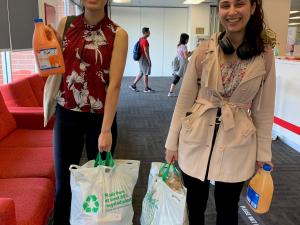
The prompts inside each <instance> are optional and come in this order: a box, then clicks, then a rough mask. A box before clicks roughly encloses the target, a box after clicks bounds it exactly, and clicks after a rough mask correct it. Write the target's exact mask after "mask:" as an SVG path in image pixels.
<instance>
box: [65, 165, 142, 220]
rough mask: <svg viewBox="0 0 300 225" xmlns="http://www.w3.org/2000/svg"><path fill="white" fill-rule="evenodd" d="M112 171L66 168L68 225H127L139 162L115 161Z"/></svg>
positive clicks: (75, 167) (131, 210)
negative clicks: (68, 182)
mask: <svg viewBox="0 0 300 225" xmlns="http://www.w3.org/2000/svg"><path fill="white" fill-rule="evenodd" d="M114 162H115V165H114V166H113V167H107V166H103V165H100V166H97V167H94V164H95V160H91V161H89V162H87V163H86V164H84V165H83V166H81V167H80V166H76V165H71V166H70V172H71V179H70V183H71V190H72V203H71V216H70V223H71V225H99V224H101V225H131V224H132V218H133V214H134V212H133V208H132V192H133V189H134V186H135V184H136V181H137V178H138V172H139V165H140V162H139V161H136V160H115V161H114Z"/></svg>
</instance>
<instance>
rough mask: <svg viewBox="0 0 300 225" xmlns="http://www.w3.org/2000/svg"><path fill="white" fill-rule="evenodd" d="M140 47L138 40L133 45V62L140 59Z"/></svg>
mask: <svg viewBox="0 0 300 225" xmlns="http://www.w3.org/2000/svg"><path fill="white" fill-rule="evenodd" d="M140 48H141V46H140V40H138V41H137V42H136V43H135V45H134V47H133V59H134V60H135V61H139V60H140V58H141V55H142V54H141V49H140Z"/></svg>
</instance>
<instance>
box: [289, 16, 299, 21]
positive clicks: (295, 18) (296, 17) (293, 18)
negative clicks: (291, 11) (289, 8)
mask: <svg viewBox="0 0 300 225" xmlns="http://www.w3.org/2000/svg"><path fill="white" fill-rule="evenodd" d="M297 19H300V16H294V17H290V20H297Z"/></svg>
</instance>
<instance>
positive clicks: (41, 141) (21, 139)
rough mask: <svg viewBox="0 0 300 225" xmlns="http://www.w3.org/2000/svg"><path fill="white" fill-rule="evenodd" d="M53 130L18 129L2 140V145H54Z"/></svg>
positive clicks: (0, 145)
mask: <svg viewBox="0 0 300 225" xmlns="http://www.w3.org/2000/svg"><path fill="white" fill-rule="evenodd" d="M52 133H53V131H52V130H27V129H16V130H15V131H13V132H12V133H10V134H9V135H8V136H6V137H5V138H3V139H2V141H0V148H2V147H20V146H22V147H52V146H53V143H52V136H53V134H52Z"/></svg>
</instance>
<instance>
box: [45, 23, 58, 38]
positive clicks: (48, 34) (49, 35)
mask: <svg viewBox="0 0 300 225" xmlns="http://www.w3.org/2000/svg"><path fill="white" fill-rule="evenodd" d="M45 34H46V38H47V39H48V41H58V40H57V38H56V35H55V32H54V31H53V30H52V29H51V28H49V27H48V26H45Z"/></svg>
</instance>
